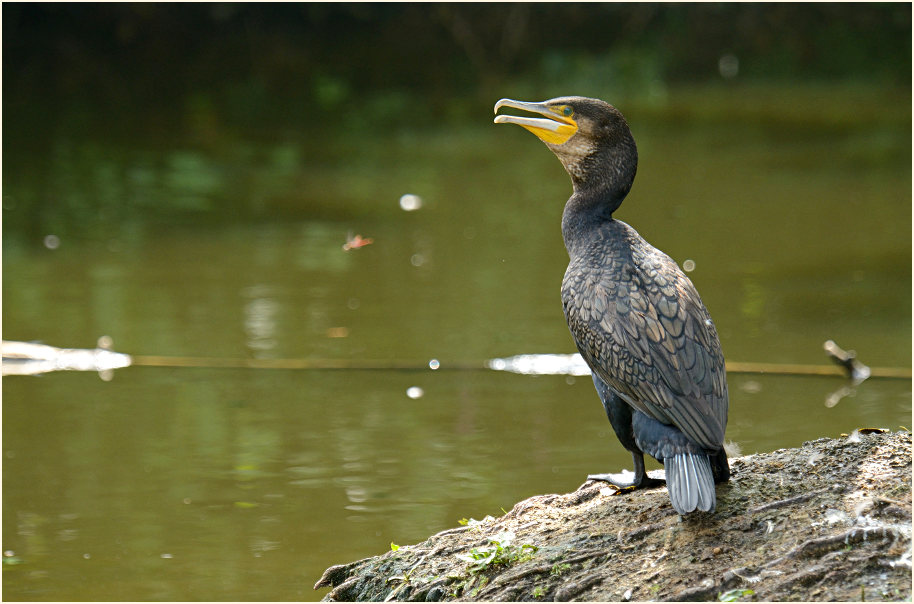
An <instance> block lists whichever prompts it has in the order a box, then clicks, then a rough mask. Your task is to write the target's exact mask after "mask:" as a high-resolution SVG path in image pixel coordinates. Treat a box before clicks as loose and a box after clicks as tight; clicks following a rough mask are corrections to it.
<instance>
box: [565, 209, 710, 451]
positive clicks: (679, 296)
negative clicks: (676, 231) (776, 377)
mask: <svg viewBox="0 0 914 604" xmlns="http://www.w3.org/2000/svg"><path fill="white" fill-rule="evenodd" d="M569 253H570V255H571V261H570V262H569V265H568V269H567V270H566V272H565V278H564V280H563V282H562V302H563V305H564V309H565V318H566V319H567V321H568V327H569V329H570V330H571V333H572V335H573V337H574V340H575V343H576V344H577V347H578V350H579V351H580V352H581V355H582V356H583V357H584V359H585V360H586V361H587V363H588V365H589V366H590V368H591V370H592V371H593V372H594V373H596V374H597V375H598V376H599V377H600V378H601V379H602V380H603V381H604V382H606V384H607V385H608V386H609V387H610V388H612V389H613V390H614V391H615V392H616V393H617V394H618V395H619V396H620V397H622V398H623V399H624V400H625V401H626V402H628V403H629V404H630V405H632V406H633V407H635V408H636V409H639V410H641V411H642V412H644V413H646V414H647V415H649V416H650V417H653V418H655V419H657V420H659V421H661V422H663V423H666V424H672V425H675V426H676V427H677V428H679V429H680V430H681V431H682V432H683V433H684V434H686V435H687V436H688V437H689V438H691V439H692V440H694V441H695V442H696V443H698V444H700V445H701V446H702V447H705V448H707V449H709V450H717V449H719V448H720V447H721V446H722V444H723V439H724V429H725V427H726V424H727V406H728V402H727V382H726V373H725V369H724V358H723V353H722V352H721V348H720V341H719V339H718V336H717V331H716V329H715V328H714V323H713V322H712V321H711V317H710V315H709V314H708V311H707V309H706V308H705V306H704V304H703V303H702V302H701V298H700V297H699V295H698V292H697V291H696V289H695V287H694V286H693V285H692V282H691V281H690V280H689V278H688V277H686V275H685V274H684V273H683V272H682V271H681V270H680V268H679V267H678V266H677V265H676V263H675V262H674V261H673V260H672V259H671V258H670V257H669V256H667V255H666V254H664V253H663V252H661V251H660V250H658V249H656V248H654V247H653V246H651V245H650V244H648V243H647V242H646V241H645V240H644V239H643V238H642V237H641V236H640V235H639V234H638V233H637V232H636V231H635V230H634V229H633V228H631V227H630V226H628V225H627V224H625V223H624V222H621V221H618V220H610V221H606V222H603V223H601V224H599V225H594V227H593V228H591V229H588V231H587V233H586V235H585V236H584V238H583V240H580V241H578V245H576V246H575V247H574V249H570V250H569Z"/></svg>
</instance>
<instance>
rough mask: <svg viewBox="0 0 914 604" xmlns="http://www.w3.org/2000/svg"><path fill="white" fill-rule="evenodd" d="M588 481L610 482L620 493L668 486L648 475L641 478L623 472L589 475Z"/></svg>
mask: <svg viewBox="0 0 914 604" xmlns="http://www.w3.org/2000/svg"><path fill="white" fill-rule="evenodd" d="M587 480H600V481H603V482H608V483H609V484H610V486H612V487H614V488H615V489H616V490H618V491H634V490H635V489H652V488H655V487H662V486H664V485H666V481H665V480H661V479H659V478H651V477H650V476H648V475H647V474H642V475H641V476H640V477H639V476H637V475H636V474H635V473H634V472H622V473H621V474H588V475H587Z"/></svg>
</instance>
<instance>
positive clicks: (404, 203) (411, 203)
mask: <svg viewBox="0 0 914 604" xmlns="http://www.w3.org/2000/svg"><path fill="white" fill-rule="evenodd" d="M421 207H422V198H421V197H419V196H418V195H413V194H411V193H407V194H406V195H403V196H401V197H400V208H401V209H403V210H404V211H406V212H414V211H416V210H418V209H420V208H421Z"/></svg>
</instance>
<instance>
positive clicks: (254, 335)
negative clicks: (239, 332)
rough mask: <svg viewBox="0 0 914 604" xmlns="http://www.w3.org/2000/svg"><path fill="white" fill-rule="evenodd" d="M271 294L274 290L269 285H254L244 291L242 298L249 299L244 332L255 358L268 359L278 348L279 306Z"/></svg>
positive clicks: (245, 312) (245, 311) (245, 309)
mask: <svg viewBox="0 0 914 604" xmlns="http://www.w3.org/2000/svg"><path fill="white" fill-rule="evenodd" d="M271 294H272V288H270V287H269V286H267V285H254V286H251V287H247V288H245V289H244V290H243V291H242V296H244V297H245V298H248V299H249V301H248V302H247V303H246V304H245V306H244V332H245V334H246V335H247V342H246V344H247V346H248V348H250V349H251V351H252V352H253V354H254V358H264V357H268V356H269V351H270V350H272V349H273V348H275V347H276V330H277V325H276V314H277V312H278V310H279V304H278V303H277V301H276V300H275V299H273V298H272V297H271Z"/></svg>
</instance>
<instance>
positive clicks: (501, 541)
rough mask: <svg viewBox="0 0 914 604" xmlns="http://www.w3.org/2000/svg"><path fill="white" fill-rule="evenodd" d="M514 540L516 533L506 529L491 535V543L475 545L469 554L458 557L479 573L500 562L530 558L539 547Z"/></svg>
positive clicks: (470, 568)
mask: <svg viewBox="0 0 914 604" xmlns="http://www.w3.org/2000/svg"><path fill="white" fill-rule="evenodd" d="M512 541H514V533H512V532H509V531H505V532H504V533H499V534H498V535H495V536H493V537H489V543H490V545H483V546H480V547H474V548H473V549H471V550H470V552H469V554H458V556H457V557H458V558H460V559H461V560H464V561H465V562H468V563H469V568H468V570H469V571H470V573H478V572H479V571H481V570H486V569H487V568H490V567H493V566H498V565H499V564H503V565H508V564H512V563H514V562H523V561H525V560H529V559H530V558H532V557H533V554H535V553H536V550H537V549H539V548H538V547H536V546H535V545H530V544H529V543H524V544H522V545H514V544H513V543H512Z"/></svg>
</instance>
